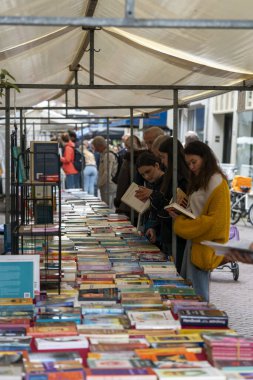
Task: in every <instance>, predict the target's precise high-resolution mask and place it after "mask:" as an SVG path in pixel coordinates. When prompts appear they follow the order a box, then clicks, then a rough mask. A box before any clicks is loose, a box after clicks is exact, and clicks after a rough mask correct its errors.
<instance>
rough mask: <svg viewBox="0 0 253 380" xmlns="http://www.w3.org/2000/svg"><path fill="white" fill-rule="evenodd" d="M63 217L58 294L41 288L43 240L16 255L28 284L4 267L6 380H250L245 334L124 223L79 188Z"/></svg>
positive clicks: (0, 324)
mask: <svg viewBox="0 0 253 380" xmlns="http://www.w3.org/2000/svg"><path fill="white" fill-rule="evenodd" d="M61 213H62V220H61V222H62V223H61V231H62V236H61V263H60V264H59V262H58V259H59V252H58V249H59V243H58V236H52V237H51V238H50V239H49V240H48V241H47V256H46V260H47V264H48V265H49V264H50V265H52V267H53V266H54V269H55V273H56V274H55V276H56V275H57V276H59V268H60V279H61V281H60V292H59V289H58V288H59V287H58V283H57V286H51V285H52V284H51V283H50V282H48V284H47V288H46V289H44V287H43V289H42V288H40V287H39V282H40V281H39V277H41V279H42V281H43V273H44V272H43V271H44V265H45V254H43V244H42V243H41V242H40V240H37V241H36V244H37V246H33V247H30V248H29V254H25V255H15V256H12V257H18V260H17V261H15V260H14V259H13V260H12V261H13V262H14V264H15V265H16V264H17V263H19V264H21V263H23V265H24V268H21V269H22V270H21V269H20V273H21V274H22V275H23V279H21V280H20V279H19V278H18V276H17V274H16V277H15V273H14V272H13V273H12V272H11V271H12V270H13V269H12V262H8V261H6V260H3V261H1V262H0V268H1V280H0V288H1V289H0V291H1V298H0V350H1V356H0V379H4V380H20V379H25V380H58V379H62V380H63V379H64V380H68V379H69V380H83V379H87V380H113V379H114V380H123V379H124V380H130V379H131V380H137V379H139V380H165V379H195V378H197V379H201V380H203V379H206V380H207V379H209V380H211V379H212V380H225V379H243V378H245V379H252V378H253V377H252V376H253V375H252V373H253V350H252V346H253V339H252V338H246V337H242V336H238V334H237V333H236V331H234V330H232V329H231V328H230V325H229V317H228V315H227V314H226V312H225V311H223V310H219V309H217V308H216V306H215V305H214V304H211V303H206V302H204V301H203V300H202V299H201V297H200V296H198V294H195V292H194V290H193V288H192V287H191V285H190V284H188V283H186V282H185V281H184V279H183V278H181V277H180V276H179V275H178V274H177V272H176V269H175V266H174V263H173V262H172V261H168V260H167V259H166V257H165V255H164V254H163V253H162V252H161V251H160V250H159V248H157V247H156V246H155V245H152V244H151V243H150V242H149V241H148V240H147V239H146V238H145V237H144V236H141V235H140V234H139V233H138V232H137V230H136V228H135V227H133V226H132V225H131V224H130V222H129V220H128V219H127V217H125V216H124V215H118V214H115V213H113V212H112V210H110V209H108V207H107V205H106V204H105V203H103V202H102V201H100V200H99V199H98V198H96V197H92V196H88V195H87V194H85V193H83V192H82V191H79V190H76V191H72V192H67V191H65V192H62V194H61ZM27 245H28V246H29V242H27ZM26 253H27V252H26ZM29 257H30V260H29ZM39 257H41V260H39V259H38V258H39ZM39 261H40V265H39ZM8 265H9V268H7V266H8ZM57 265H58V266H57ZM21 267H22V265H21ZM39 267H40V268H41V273H40V270H39ZM24 270H25V271H29V276H30V277H31V280H30V281H28V280H27V279H26V276H25V275H24ZM8 272H9V273H10V275H11V276H12V277H11V281H12V288H10V290H8V281H10V279H8V276H7V275H4V273H8ZM26 273H27V272H26ZM51 275H52V276H54V274H53V273H52V272H51ZM18 282H19V285H18ZM23 282H24V284H23ZM26 282H27V283H26ZM15 283H16V284H17V286H16V287H15V286H14V285H15ZM22 284H23V285H22ZM21 285H22V286H21ZM26 289H28V290H26ZM28 295H29V297H28Z"/></svg>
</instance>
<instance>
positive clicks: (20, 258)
mask: <svg viewBox="0 0 253 380" xmlns="http://www.w3.org/2000/svg"><path fill="white" fill-rule="evenodd" d="M39 292H40V255H1V256H0V297H1V298H33V297H34V296H35V295H36V294H39ZM0 305H1V303H0Z"/></svg>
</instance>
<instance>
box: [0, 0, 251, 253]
mask: <svg viewBox="0 0 253 380" xmlns="http://www.w3.org/2000/svg"><path fill="white" fill-rule="evenodd" d="M96 5H97V0H90V2H89V12H90V13H87V14H86V17H81V18H75V17H73V18H70V17H25V16H20V17H15V16H1V17H0V25H23V26H29V25H32V26H38V27H41V26H42V27H43V26H75V27H83V28H86V29H87V28H88V29H89V30H92V29H94V28H102V27H112V26H114V27H119V28H122V27H124V28H171V29H173V28H174V29H176V28H182V29H193V28H194V29H253V20H211V19H204V20H203V19H199V20H190V19H183V20H182V19H138V18H135V17H134V6H135V0H125V17H124V18H94V17H91V16H92V14H93V12H94V9H95V7H96ZM89 35H90V41H89V42H90V43H92V41H93V42H94V31H93V32H90V33H89ZM85 44H87V40H86V41H85V43H84V46H85ZM93 52H94V49H93V51H92V52H91V55H90V69H91V70H90V72H91V74H90V83H89V84H88V85H80V84H78V64H77V61H76V62H75V65H74V66H73V65H72V68H71V69H72V71H74V75H73V76H72V79H73V78H74V80H75V83H74V84H38V85H35V84H31V83H30V84H22V83H20V84H17V85H18V86H19V88H20V89H38V90H39V89H59V90H61V91H66V94H67V91H68V90H74V91H75V105H76V108H77V109H80V108H84V109H93V110H95V109H128V110H129V118H130V123H131V145H132V143H133V111H134V109H138V108H143V109H145V108H147V109H148V108H150V109H156V110H157V111H156V112H158V110H159V108H161V109H169V108H170V107H165V106H164V105H163V106H162V107H158V106H155V105H143V106H137V105H134V106H133V105H130V106H124V107H122V106H117V107H110V106H109V107H108V106H104V107H103V106H99V107H97V106H94V107H85V105H84V106H82V107H81V106H80V105H79V103H78V90H89V89H90V90H94V89H97V90H160V91H161V90H173V100H174V102H173V111H174V123H173V138H174V141H173V148H174V150H173V165H174V166H173V183H174V186H173V197H175V195H176V183H177V159H176V157H177V129H178V108H179V107H181V106H185V105H186V104H179V102H178V93H179V91H180V90H192V91H194V90H211V91H216V92H219V91H221V92H227V91H252V90H253V84H252V81H244V82H243V83H241V84H240V85H237V86H198V85H196V86H194V85H191V86H179V85H95V84H94V59H93V58H94V57H93V56H92V54H93ZM214 95H217V93H216V94H212V95H211V96H214ZM66 96H67V95H66ZM66 103H67V102H66ZM35 108H36V107H17V109H19V110H20V129H22V128H23V111H24V110H26V109H35ZM67 108H68V107H67ZM11 109H12V107H11V106H10V89H6V96H5V119H6V124H5V125H6V126H5V133H6V152H5V158H6V223H8V222H9V221H10V214H9V213H10V120H11V116H10V110H11ZM37 109H38V108H37ZM40 109H44V108H40ZM46 109H51V107H47V108H46ZM52 109H57V108H54V107H52ZM69 109H74V107H71V108H69ZM24 120H25V119H24ZM109 120H110V118H109V117H107V131H108V132H107V133H109ZM20 133H21V132H20ZM132 176H133V169H131V178H132ZM175 244H176V241H175V239H174V240H173V250H174V252H175Z"/></svg>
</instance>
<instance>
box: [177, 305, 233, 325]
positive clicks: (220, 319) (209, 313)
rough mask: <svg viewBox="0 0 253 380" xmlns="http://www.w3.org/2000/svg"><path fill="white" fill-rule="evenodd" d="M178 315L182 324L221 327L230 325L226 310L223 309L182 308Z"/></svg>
mask: <svg viewBox="0 0 253 380" xmlns="http://www.w3.org/2000/svg"><path fill="white" fill-rule="evenodd" d="M178 315H179V319H180V323H181V325H189V326H190V325H194V326H198V325H199V326H202V325H208V326H221V327H227V325H228V316H227V314H226V312H225V311H221V310H215V309H210V310H180V311H179V313H178Z"/></svg>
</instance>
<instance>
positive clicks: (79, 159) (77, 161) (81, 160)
mask: <svg viewBox="0 0 253 380" xmlns="http://www.w3.org/2000/svg"><path fill="white" fill-rule="evenodd" d="M73 149H74V161H73V165H74V167H75V169H76V170H77V171H78V172H80V171H81V170H82V169H84V167H85V157H84V154H83V153H82V152H81V151H80V149H78V148H74V147H73Z"/></svg>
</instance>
